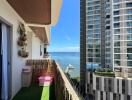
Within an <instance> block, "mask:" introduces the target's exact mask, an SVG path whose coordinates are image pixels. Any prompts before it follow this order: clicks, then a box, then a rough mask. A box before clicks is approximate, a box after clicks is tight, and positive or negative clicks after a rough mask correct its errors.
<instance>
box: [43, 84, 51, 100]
mask: <svg viewBox="0 0 132 100" xmlns="http://www.w3.org/2000/svg"><path fill="white" fill-rule="evenodd" d="M49 97H50V86H44V88H43V92H42V96H41V100H49Z"/></svg>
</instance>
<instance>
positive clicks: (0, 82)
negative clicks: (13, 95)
mask: <svg viewBox="0 0 132 100" xmlns="http://www.w3.org/2000/svg"><path fill="white" fill-rule="evenodd" d="M1 44H2V28H1V23H0V99H1V93H2V81H1V80H2V52H1Z"/></svg>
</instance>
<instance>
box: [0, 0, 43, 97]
mask: <svg viewBox="0 0 132 100" xmlns="http://www.w3.org/2000/svg"><path fill="white" fill-rule="evenodd" d="M0 21H2V22H4V23H5V24H8V25H9V26H10V27H11V30H12V31H11V39H12V41H11V49H12V52H11V55H12V56H11V68H12V69H11V70H12V72H11V74H12V75H11V77H12V85H11V87H12V89H11V90H12V91H11V92H12V97H13V96H14V95H15V94H16V93H17V92H18V91H19V90H20V88H21V71H22V68H23V66H25V59H24V58H21V57H19V56H18V54H17V52H18V46H17V39H18V31H17V29H18V26H19V23H20V22H22V23H24V24H25V22H24V20H23V19H22V18H21V17H20V16H19V15H18V14H17V13H16V12H15V10H14V9H13V8H12V7H11V6H10V5H9V4H8V2H7V1H6V0H0ZM25 28H26V33H27V37H28V40H27V42H28V43H27V51H28V52H29V57H28V58H42V56H40V44H41V41H40V40H39V39H38V37H36V36H35V35H34V34H33V32H32V30H31V29H30V28H29V27H25ZM42 52H43V51H42Z"/></svg>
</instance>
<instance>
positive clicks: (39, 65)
mask: <svg viewBox="0 0 132 100" xmlns="http://www.w3.org/2000/svg"><path fill="white" fill-rule="evenodd" d="M26 65H27V66H32V70H33V71H32V82H38V77H40V76H43V75H45V74H49V75H52V76H53V78H54V87H55V92H54V94H55V97H56V100H79V97H78V95H77V93H76V92H75V90H74V89H73V87H72V85H71V84H70V82H69V80H68V79H67V77H66V76H65V74H64V72H63V71H62V69H61V67H60V65H59V64H58V63H57V62H55V61H54V60H51V59H47V60H43V59H42V60H32V59H31V60H27V62H26ZM47 70H49V71H48V73H47Z"/></svg>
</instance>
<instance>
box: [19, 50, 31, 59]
mask: <svg viewBox="0 0 132 100" xmlns="http://www.w3.org/2000/svg"><path fill="white" fill-rule="evenodd" d="M18 55H19V56H21V57H24V58H26V57H28V56H29V53H28V52H26V51H24V50H19V51H18Z"/></svg>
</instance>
